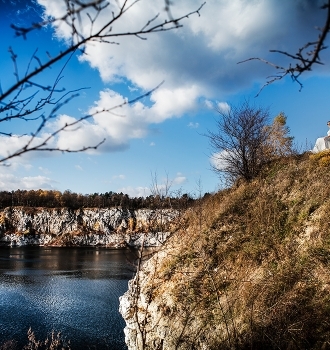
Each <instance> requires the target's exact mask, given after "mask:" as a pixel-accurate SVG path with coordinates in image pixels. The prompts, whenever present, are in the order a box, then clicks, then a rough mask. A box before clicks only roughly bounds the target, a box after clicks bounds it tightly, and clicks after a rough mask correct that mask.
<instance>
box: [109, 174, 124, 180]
mask: <svg viewBox="0 0 330 350" xmlns="http://www.w3.org/2000/svg"><path fill="white" fill-rule="evenodd" d="M112 178H113V179H114V180H125V178H126V176H125V175H123V174H120V175H114V176H113V177H112Z"/></svg>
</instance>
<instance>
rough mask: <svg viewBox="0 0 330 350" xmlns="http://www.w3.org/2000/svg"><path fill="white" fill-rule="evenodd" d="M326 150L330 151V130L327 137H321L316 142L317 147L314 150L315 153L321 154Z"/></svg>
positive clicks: (328, 123)
mask: <svg viewBox="0 0 330 350" xmlns="http://www.w3.org/2000/svg"><path fill="white" fill-rule="evenodd" d="M327 125H328V127H329V128H330V121H328V122H327ZM326 149H330V129H329V130H328V132H327V136H325V137H320V138H318V139H317V140H316V142H315V146H314V148H313V149H312V152H313V153H317V152H321V151H324V150H326Z"/></svg>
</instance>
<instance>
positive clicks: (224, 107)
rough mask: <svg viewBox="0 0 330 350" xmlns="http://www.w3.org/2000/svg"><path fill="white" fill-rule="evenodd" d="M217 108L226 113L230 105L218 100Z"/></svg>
mask: <svg viewBox="0 0 330 350" xmlns="http://www.w3.org/2000/svg"><path fill="white" fill-rule="evenodd" d="M217 108H218V110H219V111H220V112H221V113H227V112H229V111H230V106H229V104H228V103H227V102H218V103H217Z"/></svg>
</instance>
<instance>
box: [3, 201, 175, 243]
mask: <svg viewBox="0 0 330 350" xmlns="http://www.w3.org/2000/svg"><path fill="white" fill-rule="evenodd" d="M177 215H178V212H177V211H174V210H170V209H165V210H148V209H140V210H134V211H133V210H127V209H118V208H109V209H78V210H70V209H67V208H61V209H46V208H23V207H14V208H6V209H4V210H2V211H0V243H2V244H10V245H17V246H21V245H31V244H33V245H78V246H80V245H84V246H85V245H88V246H95V245H102V246H111V247H124V246H127V245H129V246H140V245H141V244H142V241H143V242H144V246H146V247H150V246H152V247H154V246H158V245H160V244H162V243H163V242H164V241H165V240H166V239H167V237H168V236H169V228H170V225H171V222H172V221H173V219H174V218H175V217H176V216H177Z"/></svg>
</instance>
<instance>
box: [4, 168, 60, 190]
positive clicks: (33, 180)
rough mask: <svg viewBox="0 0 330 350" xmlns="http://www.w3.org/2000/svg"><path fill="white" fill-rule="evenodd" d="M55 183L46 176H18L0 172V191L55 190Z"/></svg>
mask: <svg viewBox="0 0 330 350" xmlns="http://www.w3.org/2000/svg"><path fill="white" fill-rule="evenodd" d="M54 185H55V181H53V180H51V179H50V178H48V177H45V176H40V175H39V176H23V177H20V176H17V175H15V174H10V173H3V172H2V171H1V172H0V190H1V191H12V190H17V189H20V190H31V189H39V188H40V189H53V188H54V187H53V186H54Z"/></svg>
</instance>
